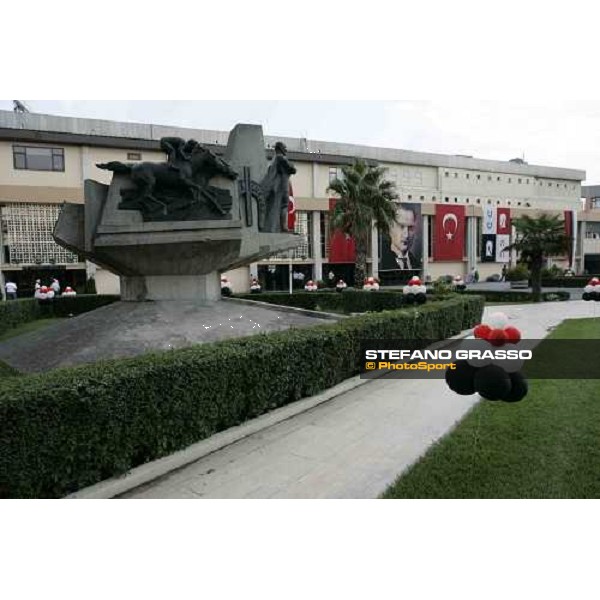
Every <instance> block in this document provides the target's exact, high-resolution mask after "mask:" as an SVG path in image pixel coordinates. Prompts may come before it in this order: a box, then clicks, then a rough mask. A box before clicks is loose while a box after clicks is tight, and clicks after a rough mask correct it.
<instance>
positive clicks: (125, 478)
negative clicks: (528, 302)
mask: <svg viewBox="0 0 600 600" xmlns="http://www.w3.org/2000/svg"><path fill="white" fill-rule="evenodd" d="M311 312H312V311H311ZM319 314H320V313H319ZM472 331H473V330H472V329H468V330H465V331H462V332H461V333H459V334H458V335H455V336H452V337H450V338H448V339H447V340H443V341H442V342H438V343H437V344H435V346H436V347H440V346H442V347H443V345H446V344H449V343H451V342H453V341H456V340H460V339H463V338H465V337H467V336H468V335H470V334H471V332H472ZM386 374H387V373H386V372H383V373H381V374H380V375H379V374H378V375H375V376H373V377H369V378H368V379H361V377H360V375H356V376H354V377H351V378H350V379H346V380H345V381H342V382H341V383H338V384H337V385H335V386H334V387H332V388H329V389H328V390H325V391H323V392H321V393H320V394H317V395H316V396H311V397H310V398H304V399H302V400H297V401H296V402H292V403H291V404H288V405H286V406H282V407H280V408H276V409H275V410H272V411H271V412H269V413H267V414H264V415H261V416H259V417H256V418H255V419H252V420H251V421H247V422H246V423H242V424H241V425H237V426H235V427H231V428H229V429H226V430H225V431H221V432H219V433H215V434H214V435H212V436H210V437H209V438H207V439H205V440H202V441H200V442H197V443H196V444H192V445H191V446H188V447H187V448H184V449H183V450H179V451H178V452H175V453H174V454H170V455H169V456H165V457H163V458H159V459H157V460H154V461H152V462H149V463H146V464H143V465H140V466H139V467H135V468H133V469H131V471H129V472H127V473H125V474H124V475H121V476H120V477H114V478H112V479H106V480H105V481H101V482H99V483H96V484H94V485H91V486H89V487H86V488H83V489H81V490H79V491H77V492H75V493H73V494H70V495H69V496H66V499H74V500H92V499H95V500H101V499H102V500H107V499H109V498H115V497H116V496H120V495H122V494H125V493H126V492H129V491H131V490H133V489H135V488H138V487H141V486H142V485H145V484H147V483H150V482H152V481H154V480H156V479H159V478H161V477H164V476H166V475H168V474H169V473H171V472H173V471H176V470H178V469H181V468H182V467H185V466H187V465H189V464H191V463H193V462H196V461H197V460H200V459H201V458H204V457H205V456H208V455H209V454H212V453H213V452H217V451H218V450H222V449H223V448H225V447H227V446H230V445H232V444H234V443H235V442H238V441H240V440H242V439H244V438H246V437H249V436H251V435H254V434H255V433H258V432H260V431H263V430H265V429H268V428H269V427H273V426H274V425H277V424H279V423H281V422H282V421H286V420H288V419H291V418H293V417H295V416H297V415H299V414H301V413H304V412H307V411H309V410H311V409H312V408H315V407H316V406H319V405H320V404H324V403H325V402H329V401H330V400H333V399H334V398H336V397H337V396H341V395H342V394H345V393H346V392H349V391H351V390H353V389H355V388H357V387H360V386H362V385H364V384H367V383H369V382H371V381H376V380H377V379H381V378H382V377H384V376H385V375H386Z"/></svg>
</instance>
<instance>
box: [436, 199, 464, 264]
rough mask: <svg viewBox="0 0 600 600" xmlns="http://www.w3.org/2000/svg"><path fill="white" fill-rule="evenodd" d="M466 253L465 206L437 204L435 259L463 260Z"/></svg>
mask: <svg viewBox="0 0 600 600" xmlns="http://www.w3.org/2000/svg"><path fill="white" fill-rule="evenodd" d="M464 255H465V207H464V206H440V205H438V206H436V208H435V236H434V244H433V259H434V260H440V261H442V260H445V261H449V260H453V261H460V260H463V258H464Z"/></svg>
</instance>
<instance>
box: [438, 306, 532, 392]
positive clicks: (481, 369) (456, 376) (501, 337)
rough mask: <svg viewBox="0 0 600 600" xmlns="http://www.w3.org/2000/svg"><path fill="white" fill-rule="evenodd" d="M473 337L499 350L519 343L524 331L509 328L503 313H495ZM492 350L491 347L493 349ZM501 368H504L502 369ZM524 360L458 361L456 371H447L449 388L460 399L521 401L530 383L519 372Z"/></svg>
mask: <svg viewBox="0 0 600 600" xmlns="http://www.w3.org/2000/svg"><path fill="white" fill-rule="evenodd" d="M473 334H474V338H475V339H478V340H482V341H485V342H487V343H488V344H489V345H490V346H493V347H500V346H504V345H507V344H517V343H518V342H519V341H520V340H521V332H520V331H519V330H518V329H517V328H516V327H513V326H512V325H508V318H507V316H506V315H505V314H504V313H494V314H492V315H490V317H489V318H488V319H487V323H480V324H479V325H477V327H475V329H474V330H473ZM490 349H491V348H490ZM500 365H502V366H500ZM521 366H522V361H520V360H514V361H506V360H504V361H499V362H498V364H495V362H494V360H493V359H479V358H478V359H473V360H458V361H456V369H446V374H445V376H446V383H447V385H448V387H449V388H450V389H451V390H452V391H453V392H455V393H457V394H459V395H461V396H471V395H472V394H475V393H479V395H480V396H481V397H482V398H484V399H485V400H502V401H504V402H519V401H520V400H522V399H523V398H525V396H526V395H527V392H528V389H529V387H528V385H527V380H526V379H525V377H524V376H523V374H522V373H521V372H520V371H519V369H520V368H521Z"/></svg>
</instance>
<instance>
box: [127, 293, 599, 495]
mask: <svg viewBox="0 0 600 600" xmlns="http://www.w3.org/2000/svg"><path fill="white" fill-rule="evenodd" d="M599 304H600V303H594V302H583V301H577V302H551V303H543V304H538V305H520V306H503V307H497V308H494V307H492V306H490V307H488V308H487V309H486V313H487V314H489V313H491V312H497V311H502V312H504V313H506V314H507V315H508V316H509V318H510V319H511V323H512V324H514V325H515V326H517V327H519V328H520V329H521V331H522V332H523V334H524V337H527V338H535V339H539V338H541V337H544V336H545V335H546V334H547V332H548V330H549V328H552V327H555V326H556V325H558V324H559V323H560V322H561V321H562V320H563V319H565V318H578V317H592V316H595V313H596V312H597V313H598V316H600V306H598V305H599ZM478 399H479V397H478V396H469V397H464V396H457V395H456V394H454V393H452V392H451V391H450V390H449V389H448V388H447V386H446V385H445V382H444V381H443V380H412V381H410V380H404V381H401V380H395V379H386V378H382V379H379V380H374V381H371V382H369V383H366V384H365V385H362V386H360V387H358V388H356V389H354V390H352V391H350V392H347V393H345V394H343V395H341V396H338V397H337V398H334V399H333V400H331V401H330V402H327V403H325V404H322V405H320V406H317V407H315V408H314V409H312V410H310V411H308V412H305V413H302V414H300V415H298V416H296V417H293V418H292V419H289V420H288V421H284V422H282V423H279V424H278V425H275V426H273V427H270V428H269V429H266V430H263V431H261V432H259V433H256V434H254V435H252V436H250V437H248V438H245V439H243V440H240V441H239V442H236V443H235V444H232V445H231V446H228V447H226V448H224V449H222V450H219V451H218V452H215V453H213V454H210V455H209V456H206V457H205V458H202V459H200V460H198V461H197V462H195V463H193V464H191V465H189V466H187V467H184V468H183V469H181V470H179V471H176V472H174V473H172V474H170V475H167V476H165V477H163V478H161V479H159V480H156V481H155V482H152V483H150V484H147V485H145V486H143V487H140V488H138V489H136V490H133V491H131V492H129V493H128V494H125V495H124V496H123V497H127V498H375V497H377V496H378V495H379V494H380V493H381V492H383V491H384V490H385V488H386V487H387V486H388V485H389V484H390V483H392V482H393V481H394V480H395V478H396V477H397V476H398V474H400V472H402V471H403V470H404V469H405V468H406V467H408V466H409V465H411V464H412V463H413V462H414V461H415V460H416V459H417V458H419V456H421V455H422V454H423V453H424V452H425V451H426V450H427V448H428V447H429V446H430V445H431V443H432V442H434V441H435V440H437V439H439V438H440V437H441V436H443V435H444V434H445V433H446V432H447V431H448V430H449V429H450V428H451V427H452V426H453V425H454V424H455V423H456V422H457V421H458V420H460V419H461V418H462V417H463V416H464V415H465V414H466V412H467V411H468V410H469V409H470V408H471V407H472V406H474V405H475V404H476V403H477V401H478Z"/></svg>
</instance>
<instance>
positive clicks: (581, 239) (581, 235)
mask: <svg viewBox="0 0 600 600" xmlns="http://www.w3.org/2000/svg"><path fill="white" fill-rule="evenodd" d="M586 231H587V223H586V222H585V221H581V222H580V223H579V265H578V266H576V267H575V272H576V273H577V274H578V275H579V274H580V273H583V271H584V270H585V236H586Z"/></svg>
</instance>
